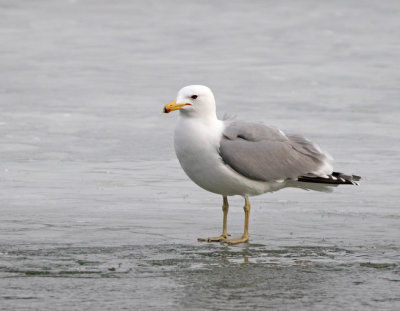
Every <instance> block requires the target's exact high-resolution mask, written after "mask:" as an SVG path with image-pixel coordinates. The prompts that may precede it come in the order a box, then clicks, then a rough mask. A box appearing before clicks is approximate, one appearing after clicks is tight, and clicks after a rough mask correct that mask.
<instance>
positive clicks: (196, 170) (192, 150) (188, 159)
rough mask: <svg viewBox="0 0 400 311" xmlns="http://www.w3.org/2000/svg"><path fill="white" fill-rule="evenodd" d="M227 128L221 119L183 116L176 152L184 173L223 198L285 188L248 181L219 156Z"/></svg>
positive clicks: (278, 185)
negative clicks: (221, 140)
mask: <svg viewBox="0 0 400 311" xmlns="http://www.w3.org/2000/svg"><path fill="white" fill-rule="evenodd" d="M223 129H224V123H223V122H222V121H220V120H217V119H215V120H202V119H196V118H185V117H180V118H179V122H178V124H177V127H176V129H175V136H174V138H175V152H176V155H177V157H178V159H179V162H180V164H181V166H182V168H183V170H184V171H185V173H186V174H187V175H188V176H189V177H190V179H192V180H193V181H194V182H195V183H196V184H197V185H199V186H200V187H202V188H204V189H206V190H208V191H211V192H214V193H218V194H222V195H258V194H261V193H264V192H268V191H274V190H277V189H279V188H282V187H283V186H284V183H279V182H260V181H255V180H251V179H248V178H246V177H244V176H242V175H240V174H238V173H237V172H236V171H234V170H233V169H232V168H230V167H229V166H227V165H226V164H225V163H224V162H223V161H222V159H221V156H220V155H219V152H218V150H219V144H220V139H221V137H222V132H223Z"/></svg>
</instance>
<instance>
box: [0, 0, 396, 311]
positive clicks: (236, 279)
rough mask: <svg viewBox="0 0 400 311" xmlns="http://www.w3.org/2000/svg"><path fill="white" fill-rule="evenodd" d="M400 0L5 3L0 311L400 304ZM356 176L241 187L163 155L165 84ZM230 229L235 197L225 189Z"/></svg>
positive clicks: (169, 152)
mask: <svg viewBox="0 0 400 311" xmlns="http://www.w3.org/2000/svg"><path fill="white" fill-rule="evenodd" d="M399 16H400V2H399V1H396V0H393V1H371V0H367V1H316V0H315V1H311V0H309V1H307V0H304V1H294V0H293V1H128V0H121V1H105V0H99V1H89V0H87V1H83V0H82V1H79V0H77V1H66V0H54V1H44V0H34V1H22V0H20V1H6V0H0V134H1V135H0V310H83V309H85V310H123V309H125V310H264V309H273V310H399V309H400V260H399V258H400V257H399V256H400V242H399V237H400V208H399V198H400V196H399V185H398V179H399V177H400V172H399V170H400V169H399V162H400V161H399V160H400V138H399V134H400V122H399V119H400V106H399V105H400V103H399V98H400V88H399V85H400V68H399V66H400V39H399V38H400V28H399V27H400V18H399ZM194 83H196V84H204V85H208V86H209V87H211V88H212V89H213V91H214V93H215V96H216V100H217V105H218V112H219V113H220V114H221V115H222V114H223V112H230V113H232V114H237V115H238V116H239V117H240V118H245V119H249V120H254V121H264V122H265V123H267V124H270V125H275V126H278V127H280V128H282V129H283V130H286V131H289V132H296V133H301V134H303V135H305V136H307V137H309V138H310V139H312V140H313V141H316V142H317V143H319V144H320V145H321V146H322V148H323V149H326V150H328V151H329V152H330V153H331V154H332V155H333V157H334V158H335V160H336V162H335V163H336V164H335V169H336V170H338V171H342V172H346V173H354V174H358V175H361V176H363V180H362V183H361V186H359V187H352V186H343V187H339V188H337V189H335V191H334V193H331V194H326V193H315V192H306V191H302V190H296V189H285V190H282V191H279V192H277V193H273V194H265V195H262V196H259V197H255V198H253V199H252V200H251V203H252V214H251V217H250V221H251V223H250V234H251V237H250V242H249V243H248V244H242V245H237V246H226V245H220V244H207V243H205V244H202V243H198V242H197V241H196V239H197V237H207V236H213V235H216V234H219V232H220V230H221V220H222V215H221V203H222V202H221V198H220V197H219V196H217V195H214V194H211V193H208V192H206V191H204V190H202V189H200V188H198V187H197V186H196V185H194V184H193V183H192V182H191V181H190V180H189V179H188V178H187V177H186V176H185V175H184V173H183V172H182V170H181V168H180V166H179V163H178V162H177V160H176V158H175V154H174V150H173V138H172V135H173V128H174V126H175V123H176V120H177V114H176V113H175V114H169V115H164V114H162V113H161V110H162V107H163V105H164V104H166V103H167V102H169V101H171V100H173V99H174V98H175V96H176V92H177V91H178V89H179V88H181V87H183V86H185V85H189V84H194ZM230 203H231V210H230V215H229V231H230V233H232V235H233V236H238V235H240V234H241V231H242V223H243V212H242V206H243V201H242V199H241V198H240V197H234V198H232V199H231V200H230Z"/></svg>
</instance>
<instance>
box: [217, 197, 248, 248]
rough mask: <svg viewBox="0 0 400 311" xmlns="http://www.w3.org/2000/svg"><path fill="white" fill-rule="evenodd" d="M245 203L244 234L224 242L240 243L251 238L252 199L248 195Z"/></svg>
mask: <svg viewBox="0 0 400 311" xmlns="http://www.w3.org/2000/svg"><path fill="white" fill-rule="evenodd" d="M244 200H245V204H244V207H243V209H244V230H243V235H242V237H240V238H235V239H228V238H226V239H224V240H222V242H224V243H229V244H238V243H244V242H247V241H248V240H249V216H250V208H251V206H250V201H249V198H248V197H247V196H245V198H244Z"/></svg>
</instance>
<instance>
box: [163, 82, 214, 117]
mask: <svg viewBox="0 0 400 311" xmlns="http://www.w3.org/2000/svg"><path fill="white" fill-rule="evenodd" d="M174 110H180V112H181V114H183V115H186V116H190V117H208V116H215V115H216V108H215V99H214V95H213V93H212V92H211V90H210V89H209V88H208V87H206V86H203V85H189V86H185V87H184V88H182V89H180V90H179V92H178V95H177V97H176V100H174V101H172V102H170V103H169V104H166V105H165V106H164V113H170V112H171V111H174Z"/></svg>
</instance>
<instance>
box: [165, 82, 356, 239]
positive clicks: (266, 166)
mask: <svg viewBox="0 0 400 311" xmlns="http://www.w3.org/2000/svg"><path fill="white" fill-rule="evenodd" d="M175 110H179V112H180V113H179V120H178V123H177V125H176V128H175V133H174V144H175V152H176V156H177V158H178V160H179V163H180V165H181V166H182V168H183V170H184V171H185V173H186V174H187V175H188V176H189V178H190V179H191V180H192V181H193V182H195V183H196V184H197V185H198V186H200V187H201V188H203V189H205V190H207V191H210V192H213V193H216V194H219V195H222V199H223V200H222V201H223V204H222V211H223V224H222V234H221V235H220V236H217V237H209V238H199V239H198V241H201V242H204V241H207V242H225V243H229V244H236V243H243V242H247V241H248V240H249V215H250V208H251V206H250V201H249V197H250V196H256V195H260V194H263V193H266V192H273V191H277V190H280V189H282V188H285V187H296V188H303V189H306V190H317V191H326V190H327V187H328V186H337V185H341V184H348V185H356V184H357V181H358V180H360V178H361V177H359V176H356V175H345V174H343V173H339V172H334V171H333V167H332V158H331V156H330V155H329V154H328V153H326V152H324V151H322V150H321V149H320V148H319V147H318V146H317V145H316V144H314V143H312V142H311V141H310V140H308V139H306V138H304V137H303V136H301V135H297V134H286V133H284V132H283V131H281V130H280V129H278V128H275V127H272V126H266V125H264V124H262V123H254V122H247V121H239V120H236V119H227V120H219V119H218V118H217V114H216V104H215V99H214V95H213V93H212V91H211V90H210V89H209V88H208V87H206V86H203V85H189V86H186V87H184V88H182V89H181V90H179V92H178V95H177V98H176V100H174V101H172V102H170V103H168V104H167V105H165V106H164V113H170V112H171V111H175ZM234 195H240V196H242V197H243V198H244V201H245V205H244V208H243V209H244V216H245V219H244V230H243V235H242V236H241V237H239V238H229V236H230V235H229V234H228V230H227V218H228V210H229V204H228V196H234Z"/></svg>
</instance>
